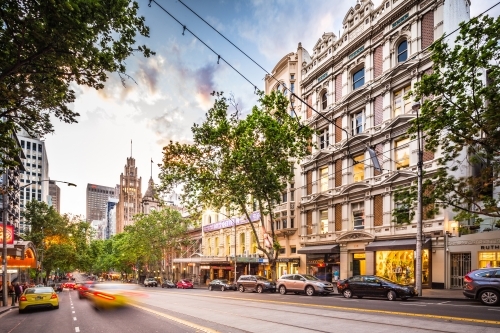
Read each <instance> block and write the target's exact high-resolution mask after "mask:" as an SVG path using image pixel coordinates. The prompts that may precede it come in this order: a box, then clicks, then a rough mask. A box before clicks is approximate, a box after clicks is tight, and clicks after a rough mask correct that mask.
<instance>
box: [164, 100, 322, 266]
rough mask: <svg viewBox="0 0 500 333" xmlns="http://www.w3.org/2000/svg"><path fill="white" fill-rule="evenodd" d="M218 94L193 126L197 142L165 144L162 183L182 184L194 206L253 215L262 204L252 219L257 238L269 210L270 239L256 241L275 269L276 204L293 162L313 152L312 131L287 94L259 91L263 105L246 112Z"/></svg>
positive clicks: (188, 203)
mask: <svg viewBox="0 0 500 333" xmlns="http://www.w3.org/2000/svg"><path fill="white" fill-rule="evenodd" d="M214 95H215V96H216V99H215V103H214V106H213V107H212V108H211V109H210V110H209V111H208V113H207V115H206V120H205V121H204V122H203V123H202V124H200V125H199V124H194V125H193V127H192V128H191V129H192V132H193V143H191V144H181V143H179V142H175V143H174V142H170V143H169V144H168V145H167V146H166V147H164V148H163V164H162V166H161V174H160V179H161V182H162V184H161V189H162V190H164V191H170V190H172V189H174V188H175V187H177V186H181V185H182V186H183V195H182V200H183V204H184V205H186V207H188V208H189V209H190V210H191V211H198V212H199V210H200V209H216V210H219V211H222V210H225V212H226V213H227V214H234V216H245V217H246V219H247V220H248V221H252V220H251V217H250V214H251V213H252V212H253V211H254V210H255V209H257V210H259V211H260V220H259V221H257V222H256V223H250V225H251V227H252V230H253V234H254V236H255V238H256V239H259V234H258V229H257V227H259V226H260V227H262V228H266V223H265V219H266V217H267V216H269V218H270V221H271V223H270V224H269V226H270V228H269V230H268V234H269V236H270V237H271V239H272V245H271V247H266V246H264V245H263V244H261V243H260V242H258V245H257V246H258V248H259V250H260V251H262V252H263V253H264V254H265V255H266V256H267V258H268V259H269V264H270V265H271V267H272V268H273V269H272V271H273V272H274V267H275V264H276V259H277V257H278V255H279V251H278V250H279V247H280V245H279V242H278V240H277V236H276V234H275V230H274V216H273V214H272V212H273V207H274V205H275V204H276V203H277V202H279V201H280V198H281V193H282V192H283V191H284V190H285V189H286V186H287V183H288V182H290V181H292V178H293V175H294V168H295V165H294V164H295V162H296V161H297V160H300V159H302V158H303V157H305V156H306V155H308V154H309V150H308V147H309V144H310V139H311V136H312V133H313V131H312V130H311V129H310V128H308V127H305V126H301V125H300V123H299V120H298V119H297V118H294V117H291V116H290V115H289V114H288V112H287V110H288V100H287V99H286V98H285V96H283V95H282V94H281V93H277V92H272V93H271V94H270V95H264V94H262V93H260V98H259V103H260V105H259V106H254V107H253V108H252V110H251V112H250V113H249V114H248V115H247V116H246V117H243V116H242V114H241V112H240V111H239V110H238V106H237V105H236V104H235V103H231V101H228V100H227V99H226V98H225V97H224V96H223V93H215V94H214ZM230 103H231V104H233V107H234V112H232V113H231V112H230V111H229V108H230V106H229V104H230Z"/></svg>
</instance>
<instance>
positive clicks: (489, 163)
mask: <svg viewBox="0 0 500 333" xmlns="http://www.w3.org/2000/svg"><path fill="white" fill-rule="evenodd" d="M499 31H500V18H499V17H497V18H492V17H488V16H484V17H482V18H473V19H472V20H470V21H469V22H467V23H462V24H461V25H460V33H459V35H458V37H457V38H456V40H455V43H454V45H452V46H450V45H448V43H447V42H446V41H447V39H439V40H437V41H436V42H434V44H433V45H432V46H431V47H430V49H431V52H432V55H431V59H432V61H433V71H432V73H431V74H428V75H424V76H423V77H422V80H421V81H420V82H417V83H416V84H415V87H414V90H413V92H412V98H414V100H415V101H423V103H422V108H421V110H420V115H419V118H418V120H415V121H414V122H413V124H412V127H411V128H410V133H411V134H413V135H414V136H415V133H417V130H418V127H419V126H420V128H421V129H422V130H423V133H424V136H425V149H426V150H429V151H437V150H438V149H439V151H440V152H441V157H440V158H439V159H438V160H437V162H438V164H439V166H440V168H439V170H438V171H437V172H436V173H433V174H428V175H426V176H427V179H426V180H425V182H424V193H425V196H424V200H426V202H424V204H425V203H430V202H435V201H437V202H439V203H441V205H442V206H444V207H452V208H453V210H455V211H456V212H457V216H456V217H455V218H456V219H457V220H459V221H463V220H468V219H471V218H476V221H480V220H481V219H478V217H480V216H488V217H493V218H500V202H499V197H498V195H496V194H494V191H493V190H494V183H495V181H496V180H497V177H498V174H499V172H500V160H499V159H498V156H499V154H500V127H499V124H500V112H499V110H500V67H499V66H498V64H499V58H500V34H499V33H498V32H499ZM448 38H449V37H448ZM463 170H466V171H465V172H464V171H463ZM430 189H431V190H432V191H431V190H430ZM416 196H417V193H416V189H415V188H414V187H412V188H410V189H406V192H404V193H402V195H399V197H398V198H396V199H397V200H398V201H399V203H402V204H405V203H406V204H408V203H409V202H413V203H414V202H415V200H416ZM436 208H437V207H436ZM428 212H432V210H429V211H428Z"/></svg>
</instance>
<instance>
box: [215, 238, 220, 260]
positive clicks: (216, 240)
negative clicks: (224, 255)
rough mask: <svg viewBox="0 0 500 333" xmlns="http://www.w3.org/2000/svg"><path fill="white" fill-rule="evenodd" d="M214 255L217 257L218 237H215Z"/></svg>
mask: <svg viewBox="0 0 500 333" xmlns="http://www.w3.org/2000/svg"><path fill="white" fill-rule="evenodd" d="M215 255H216V256H218V255H219V237H215Z"/></svg>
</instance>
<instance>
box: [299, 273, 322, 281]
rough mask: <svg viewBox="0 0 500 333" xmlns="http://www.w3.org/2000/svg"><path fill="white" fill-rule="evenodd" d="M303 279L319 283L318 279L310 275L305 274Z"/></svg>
mask: <svg viewBox="0 0 500 333" xmlns="http://www.w3.org/2000/svg"><path fill="white" fill-rule="evenodd" d="M302 277H303V278H304V279H306V280H309V281H318V280H319V279H318V278H317V277H315V276H312V275H309V274H303V275H302Z"/></svg>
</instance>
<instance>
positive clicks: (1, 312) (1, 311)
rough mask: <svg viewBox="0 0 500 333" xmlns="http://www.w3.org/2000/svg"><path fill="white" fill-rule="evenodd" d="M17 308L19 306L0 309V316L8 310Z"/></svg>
mask: <svg viewBox="0 0 500 333" xmlns="http://www.w3.org/2000/svg"><path fill="white" fill-rule="evenodd" d="M17 308H19V305H15V306H6V307H0V314H3V313H5V312H9V311H10V310H12V309H17Z"/></svg>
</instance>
